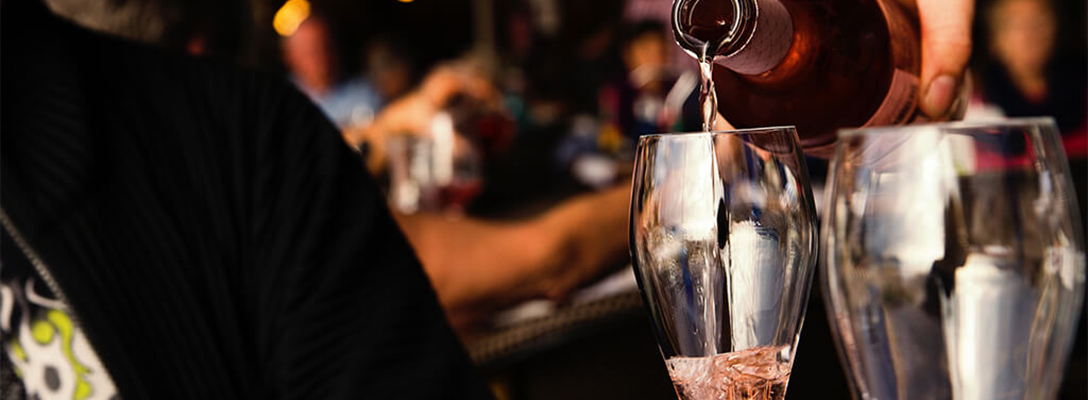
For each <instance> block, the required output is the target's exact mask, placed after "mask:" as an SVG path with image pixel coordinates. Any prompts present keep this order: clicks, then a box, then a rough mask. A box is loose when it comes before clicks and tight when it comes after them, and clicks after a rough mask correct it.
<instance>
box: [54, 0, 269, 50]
mask: <svg viewBox="0 0 1088 400" xmlns="http://www.w3.org/2000/svg"><path fill="white" fill-rule="evenodd" d="M45 3H46V4H47V5H48V6H49V8H50V9H51V10H52V11H53V12H54V13H56V14H57V15H60V16H61V17H64V18H67V19H70V20H72V21H74V22H75V23H77V24H79V25H82V26H84V27H87V28H90V29H92V30H96V31H100V32H104V33H107V34H111V35H116V36H120V37H124V38H128V39H131V40H136V41H139V42H143V43H149V44H154V45H158V46H162V47H167V48H172V49H177V50H185V49H186V48H187V46H188V45H189V44H190V43H191V42H193V41H194V40H200V41H202V42H203V45H204V48H205V52H206V53H207V54H208V55H212V56H218V57H225V58H236V59H238V60H239V61H241V60H244V59H246V58H248V56H249V55H248V54H244V53H243V51H242V50H243V49H244V48H245V46H244V43H245V42H246V41H247V40H248V39H250V38H248V37H247V36H248V34H249V32H251V31H252V29H250V28H251V27H252V26H253V18H252V14H251V12H250V7H249V3H248V2H247V1H246V0H222V1H217V0H45Z"/></svg>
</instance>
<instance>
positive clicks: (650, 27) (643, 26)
mask: <svg viewBox="0 0 1088 400" xmlns="http://www.w3.org/2000/svg"><path fill="white" fill-rule="evenodd" d="M650 34H652V35H658V36H661V37H662V38H663V39H666V40H667V39H668V38H667V37H666V35H665V24H662V23H661V22H659V21H654V20H642V21H636V22H633V23H630V24H626V25H624V26H623V28H622V29H621V30H620V37H619V44H620V48H626V47H627V46H628V45H630V44H631V42H634V41H635V40H638V38H641V37H643V36H645V35H650Z"/></svg>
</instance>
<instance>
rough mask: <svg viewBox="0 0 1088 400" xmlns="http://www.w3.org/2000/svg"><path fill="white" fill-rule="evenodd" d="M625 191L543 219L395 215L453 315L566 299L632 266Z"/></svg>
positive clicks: (587, 199) (580, 201)
mask: <svg viewBox="0 0 1088 400" xmlns="http://www.w3.org/2000/svg"><path fill="white" fill-rule="evenodd" d="M629 197H630V195H629V189H628V187H627V186H624V187H619V188H615V189H611V190H609V191H607V192H604V193H600V194H594V195H587V196H582V197H579V198H576V199H573V200H571V201H568V202H566V203H564V204H563V205H561V206H559V207H556V208H554V209H552V210H550V211H548V212H547V213H545V214H544V215H541V216H540V217H538V218H535V219H532V220H528V221H521V222H514V223H496V222H488V221H482V220H477V219H471V218H456V219H452V218H448V217H445V216H441V215H398V216H397V222H398V224H399V225H400V226H401V229H403V230H404V232H405V234H406V235H407V236H408V240H409V241H410V242H411V243H412V246H413V247H414V248H415V249H416V254H417V256H418V257H419V258H420V260H421V261H422V263H423V267H424V269H425V270H426V272H427V274H428V276H429V277H430V279H431V282H432V285H434V288H435V291H436V292H437V293H438V298H439V301H440V302H441V303H442V305H443V307H445V308H446V312H447V313H448V314H451V315H462V314H469V315H473V314H477V315H478V314H481V313H483V314H486V313H488V312H490V311H493V310H496V309H500V308H503V307H506V306H509V305H512V304H514V303H517V302H519V301H524V300H528V299H532V298H541V297H548V298H552V299H562V298H563V297H565V296H566V295H567V294H569V293H570V291H572V290H574V289H576V288H578V287H579V286H581V285H584V284H585V283H587V282H589V281H592V280H593V279H594V278H596V277H598V276H600V275H602V274H604V273H606V272H607V271H610V270H611V269H612V267H616V266H620V265H623V264H624V263H625V262H626V260H627V214H628V211H627V210H628V208H627V204H628V201H629V199H628V198H629Z"/></svg>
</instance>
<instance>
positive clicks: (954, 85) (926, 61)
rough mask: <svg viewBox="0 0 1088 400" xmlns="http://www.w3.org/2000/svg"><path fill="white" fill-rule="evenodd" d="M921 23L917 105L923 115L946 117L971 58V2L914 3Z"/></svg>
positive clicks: (924, 0)
mask: <svg viewBox="0 0 1088 400" xmlns="http://www.w3.org/2000/svg"><path fill="white" fill-rule="evenodd" d="M918 13H919V16H920V18H921V22H922V88H923V89H922V90H921V91H920V92H919V96H920V97H921V98H920V99H919V104H920V105H921V107H922V111H923V112H925V113H926V115H928V116H930V117H931V118H934V119H942V118H943V117H945V116H946V115H947V114H948V111H949V108H950V107H951V106H952V102H953V101H954V100H955V98H956V95H957V93H959V88H960V86H961V85H963V75H964V74H963V73H964V70H965V69H966V68H967V61H968V59H969V58H970V57H971V21H972V20H973V19H974V0H918Z"/></svg>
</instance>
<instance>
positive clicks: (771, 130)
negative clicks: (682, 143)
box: [638, 125, 797, 141]
mask: <svg viewBox="0 0 1088 400" xmlns="http://www.w3.org/2000/svg"><path fill="white" fill-rule="evenodd" d="M782 131H789V132H796V131H797V127H796V126H794V125H777V126H765V127H760V128H742V129H727V130H716V131H699V132H664V133H649V134H645V135H640V136H639V137H638V140H639V141H643V140H647V139H653V138H662V137H669V136H676V137H691V136H716V135H745V134H748V135H750V134H760V133H768V134H769V133H774V132H782Z"/></svg>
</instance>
